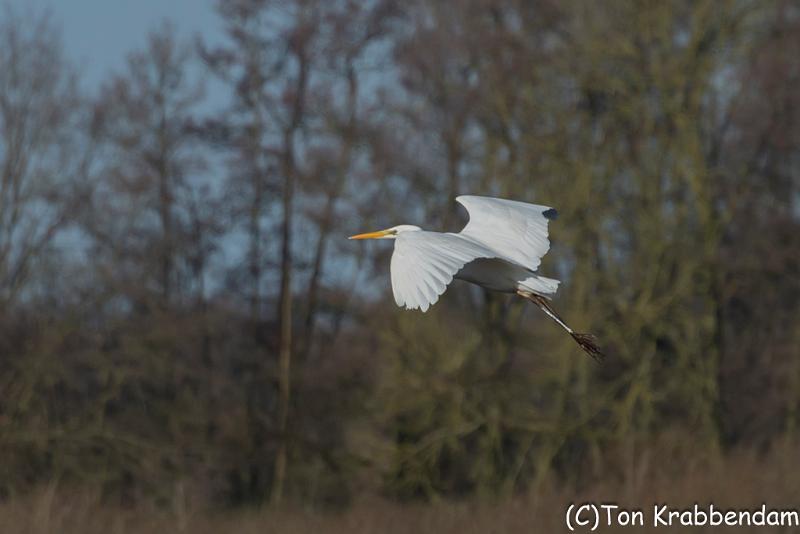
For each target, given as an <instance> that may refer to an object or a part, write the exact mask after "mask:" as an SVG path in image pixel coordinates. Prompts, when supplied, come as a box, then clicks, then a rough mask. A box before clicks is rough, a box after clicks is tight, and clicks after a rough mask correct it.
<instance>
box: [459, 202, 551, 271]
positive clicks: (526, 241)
mask: <svg viewBox="0 0 800 534" xmlns="http://www.w3.org/2000/svg"><path fill="white" fill-rule="evenodd" d="M456 200H457V201H458V202H459V203H461V205H462V206H464V207H465V208H467V212H469V222H468V223H467V225H466V226H465V227H464V229H463V230H461V235H464V236H467V237H469V238H471V239H473V240H475V241H478V242H480V243H481V244H483V245H485V246H486V247H488V248H491V249H492V250H493V251H495V253H496V256H497V257H499V258H503V259H505V260H509V261H512V262H514V263H516V264H518V265H521V266H522V267H525V268H527V269H530V270H531V271H535V270H536V269H537V268H538V267H539V264H540V263H541V261H542V256H544V255H545V254H547V251H548V250H549V249H550V240H549V239H548V238H547V223H548V221H550V220H552V219H555V218H556V216H557V215H558V214H557V212H556V210H554V209H553V208H550V207H548V206H539V205H536V204H527V203H525V202H517V201H515V200H504V199H501V198H490V197H476V196H472V195H463V196H460V197H457V198H456Z"/></svg>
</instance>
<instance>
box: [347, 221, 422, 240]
mask: <svg viewBox="0 0 800 534" xmlns="http://www.w3.org/2000/svg"><path fill="white" fill-rule="evenodd" d="M420 230H422V228H420V227H419V226H414V225H413V224H400V225H397V226H392V227H391V228H387V229H386V230H378V231H377V232H367V233H366V234H356V235H351V236H350V237H348V238H347V239H396V238H397V236H398V235H400V234H402V233H403V232H419V231H420Z"/></svg>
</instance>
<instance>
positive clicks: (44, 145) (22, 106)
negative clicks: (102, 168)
mask: <svg viewBox="0 0 800 534" xmlns="http://www.w3.org/2000/svg"><path fill="white" fill-rule="evenodd" d="M84 110H85V106H84V102H83V101H82V99H81V97H80V96H79V94H78V91H77V86H76V78H75V74H74V72H73V71H72V69H71V67H70V66H69V64H68V63H67V62H66V61H65V59H64V57H63V54H62V48H61V44H60V41H59V33H58V31H57V30H56V29H55V28H54V26H53V24H52V23H51V21H50V19H49V18H48V17H47V16H39V17H35V18H23V17H20V16H19V15H17V14H16V13H15V12H14V11H12V10H11V9H10V8H8V7H7V8H5V12H4V15H3V16H2V18H0V314H1V313H2V310H4V308H6V307H7V306H9V305H10V304H11V303H13V302H14V301H15V300H16V299H18V298H19V297H20V295H21V294H22V293H23V292H24V290H25V288H26V285H27V284H28V283H29V282H30V279H31V276H32V274H33V273H34V271H35V270H36V267H37V264H38V263H39V262H41V261H42V260H43V255H44V254H46V253H47V251H48V248H50V247H51V245H52V244H53V243H54V239H55V238H56V236H57V234H58V233H59V232H60V231H62V230H64V229H65V228H66V227H67V225H68V223H69V222H70V221H71V220H73V219H74V218H75V216H76V210H77V207H78V205H79V202H80V200H81V198H82V197H81V193H80V192H81V191H85V185H86V176H87V174H88V170H89V162H90V160H89V157H88V156H89V144H88V137H86V136H83V135H81V132H85V128H84V127H83V126H84V124H85V117H86V114H85V113H84Z"/></svg>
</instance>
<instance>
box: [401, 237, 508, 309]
mask: <svg viewBox="0 0 800 534" xmlns="http://www.w3.org/2000/svg"><path fill="white" fill-rule="evenodd" d="M495 255H496V254H495V252H494V251H493V250H491V249H489V248H488V247H486V246H484V245H483V244H481V243H477V242H474V241H472V240H470V239H464V238H463V237H461V236H459V235H458V234H440V233H438V232H422V231H420V232H404V233H401V234H399V235H398V236H397V239H395V243H394V253H393V254H392V292H393V293H394V300H395V302H396V303H397V305H398V306H405V307H406V308H408V309H409V310H413V309H417V308H419V309H421V310H422V311H423V312H425V311H427V310H428V308H429V307H430V306H431V305H433V304H435V303H436V301H437V300H439V296H440V295H441V294H442V293H444V292H445V290H446V289H447V286H448V285H449V284H450V282H452V281H453V276H455V274H456V273H457V272H458V271H460V270H461V268H462V267H464V265H466V264H467V263H469V262H471V261H472V260H475V259H478V258H492V257H494V256H495Z"/></svg>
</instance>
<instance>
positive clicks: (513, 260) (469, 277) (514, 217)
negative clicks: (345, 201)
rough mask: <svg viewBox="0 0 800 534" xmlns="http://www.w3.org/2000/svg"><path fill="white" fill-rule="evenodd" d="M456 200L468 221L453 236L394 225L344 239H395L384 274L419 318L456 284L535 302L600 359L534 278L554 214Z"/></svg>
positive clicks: (507, 203)
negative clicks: (387, 273)
mask: <svg viewBox="0 0 800 534" xmlns="http://www.w3.org/2000/svg"><path fill="white" fill-rule="evenodd" d="M456 200H457V201H458V202H459V203H461V205H462V206H464V207H465V208H466V209H467V212H468V213H469V222H468V223H467V225H466V226H465V227H464V229H463V230H461V232H459V233H450V232H447V233H440V232H427V231H424V230H422V229H421V228H419V227H418V226H412V225H400V226H393V227H392V228H387V229H386V230H380V231H378V232H370V233H366V234H359V235H355V236H352V237H351V238H350V239H394V240H395V246H394V253H393V254H392V262H391V273H392V292H393V294H394V300H395V302H396V303H397V305H398V306H403V307H405V308H407V309H419V310H422V311H423V312H426V311H427V310H428V308H429V307H430V306H432V305H433V304H435V303H436V301H437V300H439V297H440V296H441V295H442V294H443V293H444V292H445V291H446V290H447V287H448V286H449V285H450V283H451V282H452V281H453V279H454V278H458V279H461V280H465V281H467V282H471V283H473V284H477V285H479V286H481V287H484V288H486V289H489V290H492V291H500V292H504V293H517V294H518V295H520V296H521V297H524V298H526V299H528V300H530V301H532V302H534V303H535V304H536V305H537V306H539V307H540V308H541V309H542V311H544V312H545V313H546V314H547V315H549V316H550V317H551V318H552V319H553V320H555V321H556V322H557V323H558V324H559V325H561V327H562V328H564V329H565V330H566V331H567V332H568V333H569V334H570V335H571V336H572V337H573V338H574V339H575V340H576V341H577V342H578V344H580V345H581V347H582V348H583V349H584V350H585V351H586V352H588V353H589V354H590V355H591V356H593V357H594V358H598V359H599V358H600V357H602V353H601V352H600V350H599V349H598V348H597V346H596V345H595V343H594V339H593V336H591V335H589V334H578V333H576V332H574V331H573V330H572V329H571V328H570V327H569V326H567V324H566V323H565V322H564V321H563V320H561V318H560V317H558V315H557V314H556V313H555V311H554V310H553V309H552V307H551V306H550V304H549V303H548V300H549V298H550V297H551V296H552V295H554V294H555V292H556V290H557V289H558V284H559V283H560V282H559V281H558V280H554V279H552V278H546V277H544V276H539V275H538V274H536V270H537V269H538V268H539V265H540V264H541V261H542V256H544V255H545V254H547V251H548V250H549V249H550V240H549V239H548V235H547V225H548V222H549V221H550V220H552V219H555V217H556V215H557V214H556V210H554V209H553V208H550V207H548V206H539V205H536V204H527V203H525V202H518V201H515V200H505V199H500V198H490V197H479V196H472V195H465V196H460V197H458V198H456Z"/></svg>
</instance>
